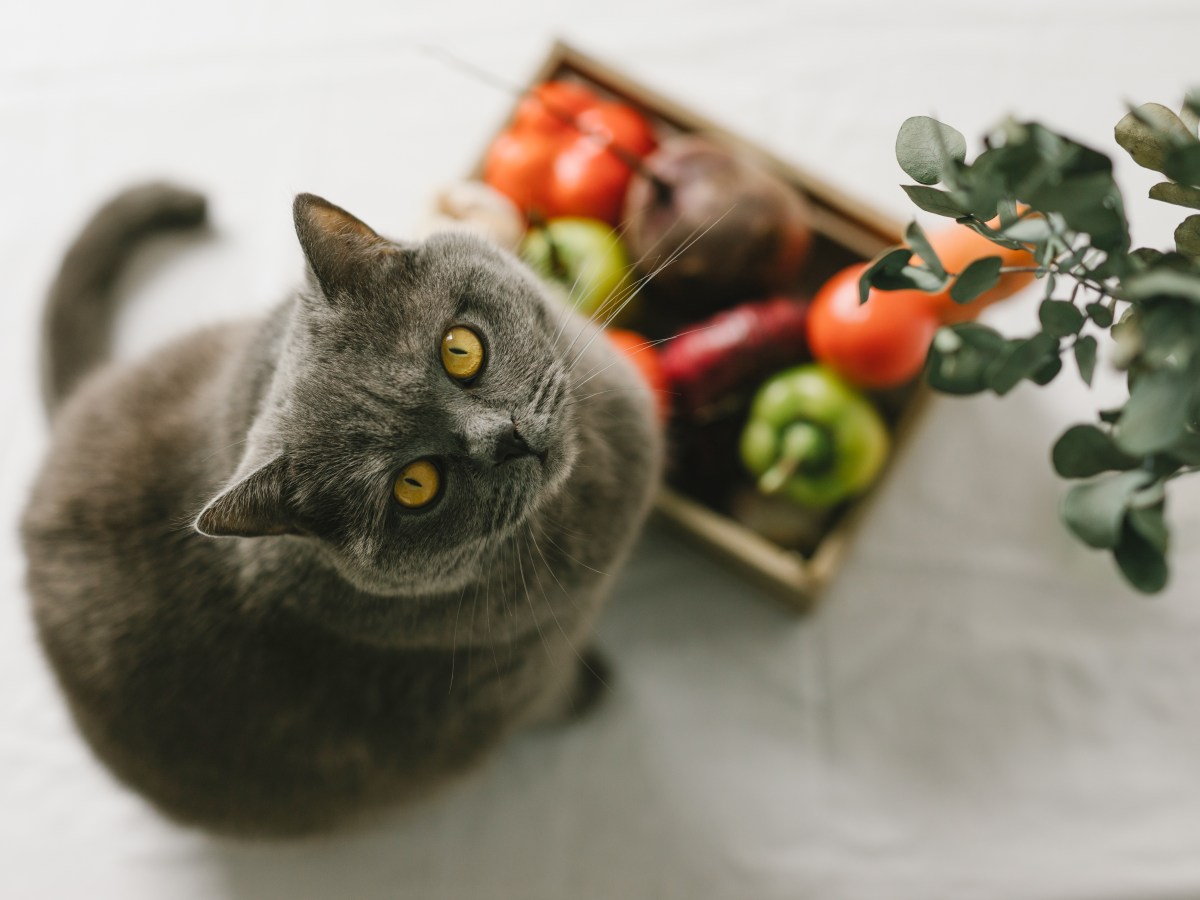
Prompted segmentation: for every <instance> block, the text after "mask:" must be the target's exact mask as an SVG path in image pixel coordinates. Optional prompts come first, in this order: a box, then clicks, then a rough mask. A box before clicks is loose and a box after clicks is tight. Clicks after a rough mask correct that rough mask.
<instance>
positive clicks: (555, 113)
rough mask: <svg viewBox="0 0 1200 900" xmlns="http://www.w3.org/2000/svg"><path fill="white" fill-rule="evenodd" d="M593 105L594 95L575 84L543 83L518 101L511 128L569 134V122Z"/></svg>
mask: <svg viewBox="0 0 1200 900" xmlns="http://www.w3.org/2000/svg"><path fill="white" fill-rule="evenodd" d="M595 104H596V95H595V94H593V93H592V92H591V91H590V90H588V89H587V88H586V87H584V86H583V85H582V84H579V83H578V82H576V81H545V82H542V83H541V84H539V85H538V86H537V87H535V88H534V89H533V90H532V91H530V92H529V93H528V94H526V95H525V96H524V97H522V98H521V102H520V103H518V104H517V114H516V115H515V116H514V117H513V127H514V128H515V129H518V130H522V131H523V130H526V129H528V130H530V131H541V132H548V133H553V132H556V131H570V130H571V123H570V119H572V118H574V117H575V116H578V115H579V114H580V113H582V112H583V111H584V110H585V109H587V108H588V107H590V106H594V105H595Z"/></svg>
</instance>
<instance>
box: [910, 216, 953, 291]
mask: <svg viewBox="0 0 1200 900" xmlns="http://www.w3.org/2000/svg"><path fill="white" fill-rule="evenodd" d="M904 237H905V240H907V241H908V245H909V246H910V247H912V249H913V252H914V253H915V254H916V255H917V256H919V257H921V262H923V263H925V265H926V266H927V267H928V268H929V270H930V271H931V272H933V273H934V274H935V275H940V276H942V277H943V278H944V277H945V275H946V268H945V267H944V266H943V265H942V261H941V260H940V259H938V256H937V252H936V251H935V250H934V249H933V245H932V244H931V243H929V238H927V237H926V236H925V231H924V229H922V228H921V226H920V225H918V224H917V223H916V222H909V223H908V228H907V229H906V230H905V232H904Z"/></svg>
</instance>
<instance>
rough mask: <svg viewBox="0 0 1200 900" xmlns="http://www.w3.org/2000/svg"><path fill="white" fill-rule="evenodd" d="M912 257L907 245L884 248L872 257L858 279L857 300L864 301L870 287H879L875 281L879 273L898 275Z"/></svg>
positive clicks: (869, 293) (869, 292)
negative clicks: (889, 248)
mask: <svg viewBox="0 0 1200 900" xmlns="http://www.w3.org/2000/svg"><path fill="white" fill-rule="evenodd" d="M910 259H912V251H911V250H909V249H908V248H907V247H895V248H893V249H891V250H885V251H884V252H883V253H881V254H879V255H878V256H877V257H875V259H873V260H872V261H871V263H870V265H868V266H867V268H866V269H864V270H863V273H862V276H861V277H860V278H859V279H858V302H859V303H866V302H867V298H868V297H869V296H870V295H871V288H873V287H880V285H879V284H878V283H877V282H876V278H877V277H879V276H880V275H884V276H887V275H899V274H900V272H901V271H902V270H903V269H904V267H905V266H906V265H908V261H909V260H910ZM882 289H883V290H891V288H882Z"/></svg>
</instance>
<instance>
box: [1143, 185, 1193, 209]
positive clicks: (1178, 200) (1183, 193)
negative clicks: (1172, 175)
mask: <svg viewBox="0 0 1200 900" xmlns="http://www.w3.org/2000/svg"><path fill="white" fill-rule="evenodd" d="M1150 199H1151V200H1161V201H1162V202H1163V203H1174V204H1175V205H1176V206H1190V207H1191V208H1192V209H1200V188H1194V187H1188V186H1187V185H1183V184H1175V182H1173V181H1160V182H1159V183H1158V184H1156V185H1154V187H1152V188H1150Z"/></svg>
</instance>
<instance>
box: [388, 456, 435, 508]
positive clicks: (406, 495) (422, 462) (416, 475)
mask: <svg viewBox="0 0 1200 900" xmlns="http://www.w3.org/2000/svg"><path fill="white" fill-rule="evenodd" d="M441 488H442V476H441V475H440V474H439V473H438V470H437V466H435V465H434V464H433V463H431V462H430V461H429V460H427V459H418V460H417V461H416V462H411V463H409V464H408V465H407V466H405V467H404V468H403V469H402V470H401V471H400V474H399V475H397V476H396V482H395V484H393V485H392V494H393V495H394V496H395V498H396V502H397V503H399V504H400V505H401V506H407V507H408V508H409V509H419V508H421V507H422V506H428V505H429V504H430V503H432V502H433V501H434V500H435V499H436V498H437V495H438V491H440V490H441Z"/></svg>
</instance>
